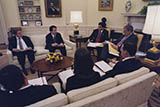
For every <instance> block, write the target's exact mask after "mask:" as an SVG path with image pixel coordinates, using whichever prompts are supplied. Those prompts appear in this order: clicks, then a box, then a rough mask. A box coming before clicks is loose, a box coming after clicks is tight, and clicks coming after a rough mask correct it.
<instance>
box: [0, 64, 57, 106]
mask: <svg viewBox="0 0 160 107" xmlns="http://www.w3.org/2000/svg"><path fill="white" fill-rule="evenodd" d="M0 84H1V86H2V87H1V88H0V105H1V107H24V106H28V105H30V104H33V103H36V102H38V101H40V100H43V99H45V98H48V97H51V96H53V95H55V94H57V91H56V89H55V88H54V87H53V86H52V85H41V86H40V85H35V86H33V85H29V83H28V80H27V78H26V77H25V76H24V74H23V72H21V70H20V69H19V68H18V67H17V66H15V65H8V66H6V67H4V68H2V69H1V70H0Z"/></svg>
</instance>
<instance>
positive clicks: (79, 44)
mask: <svg viewBox="0 0 160 107" xmlns="http://www.w3.org/2000/svg"><path fill="white" fill-rule="evenodd" d="M88 38H89V37H81V38H77V37H74V36H71V35H69V40H70V41H71V42H75V43H76V48H77V49H78V48H81V47H82V43H85V42H87V41H88Z"/></svg>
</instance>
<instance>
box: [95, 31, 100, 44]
mask: <svg viewBox="0 0 160 107" xmlns="http://www.w3.org/2000/svg"><path fill="white" fill-rule="evenodd" d="M100 38H101V31H100V30H99V34H98V37H97V40H96V42H99V41H100Z"/></svg>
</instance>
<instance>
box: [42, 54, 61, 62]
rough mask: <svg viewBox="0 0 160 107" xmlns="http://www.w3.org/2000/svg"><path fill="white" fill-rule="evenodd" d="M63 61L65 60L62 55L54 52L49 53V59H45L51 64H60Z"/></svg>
mask: <svg viewBox="0 0 160 107" xmlns="http://www.w3.org/2000/svg"><path fill="white" fill-rule="evenodd" d="M62 60H63V56H62V55H60V54H59V53H52V52H49V53H48V55H47V58H46V59H45V61H46V62H49V63H51V64H54V63H57V62H60V61H62Z"/></svg>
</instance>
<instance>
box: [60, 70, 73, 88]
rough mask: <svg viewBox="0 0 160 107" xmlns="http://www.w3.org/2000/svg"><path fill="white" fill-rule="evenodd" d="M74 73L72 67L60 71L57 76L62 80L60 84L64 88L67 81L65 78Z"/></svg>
mask: <svg viewBox="0 0 160 107" xmlns="http://www.w3.org/2000/svg"><path fill="white" fill-rule="evenodd" d="M73 75H74V73H73V70H72V69H69V70H65V71H63V72H60V73H59V74H58V77H59V78H60V80H61V81H62V86H63V88H64V89H65V88H66V83H67V79H68V78H69V77H71V76H73Z"/></svg>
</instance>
